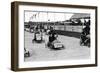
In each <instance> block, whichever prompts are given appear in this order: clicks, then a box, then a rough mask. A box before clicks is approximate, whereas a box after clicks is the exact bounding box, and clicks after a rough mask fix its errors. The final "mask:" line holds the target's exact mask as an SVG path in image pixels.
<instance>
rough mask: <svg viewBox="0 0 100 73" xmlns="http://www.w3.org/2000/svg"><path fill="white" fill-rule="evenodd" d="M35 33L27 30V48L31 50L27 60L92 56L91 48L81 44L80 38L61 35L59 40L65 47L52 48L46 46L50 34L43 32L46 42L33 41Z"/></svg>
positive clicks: (85, 57)
mask: <svg viewBox="0 0 100 73" xmlns="http://www.w3.org/2000/svg"><path fill="white" fill-rule="evenodd" d="M33 35H34V33H29V32H26V31H25V48H26V49H27V50H29V51H30V53H31V56H30V57H26V58H25V61H50V60H70V59H87V58H90V48H88V47H86V46H80V44H79V41H80V39H78V38H74V37H68V36H63V35H59V36H58V40H59V41H61V42H62V44H63V45H64V46H65V49H62V50H51V49H49V48H47V47H45V43H46V42H47V40H48V36H47V35H45V34H43V35H44V36H43V38H44V40H45V42H44V43H41V44H37V43H32V39H33V38H34V36H33Z"/></svg>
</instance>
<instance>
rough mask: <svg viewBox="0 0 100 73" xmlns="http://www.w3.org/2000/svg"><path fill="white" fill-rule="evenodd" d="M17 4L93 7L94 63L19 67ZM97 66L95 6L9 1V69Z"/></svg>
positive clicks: (25, 69)
mask: <svg viewBox="0 0 100 73" xmlns="http://www.w3.org/2000/svg"><path fill="white" fill-rule="evenodd" d="M19 5H28V6H29V5H30V6H34V5H35V6H50V7H62V8H66V7H68V8H82V9H95V64H84V65H63V66H52V67H51V66H50V67H35V68H19V62H18V61H19V57H18V55H19V52H18V51H19V49H18V46H19V45H18V44H19V43H18V42H19V37H18V36H19V26H20V25H19V24H18V22H19V20H18V18H19V14H18V12H19ZM94 66H97V6H84V5H69V4H53V3H36V2H19V1H15V2H12V3H11V70H13V71H28V70H47V69H61V68H79V67H94Z"/></svg>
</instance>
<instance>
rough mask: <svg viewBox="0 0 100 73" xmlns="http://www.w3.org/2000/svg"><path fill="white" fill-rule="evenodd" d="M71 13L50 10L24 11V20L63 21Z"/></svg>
mask: <svg viewBox="0 0 100 73" xmlns="http://www.w3.org/2000/svg"><path fill="white" fill-rule="evenodd" d="M72 15H73V14H72V13H50V12H48V13H47V12H29V11H25V22H29V21H33V22H37V21H39V22H41V21H42V22H45V21H48V20H49V22H50V21H51V22H52V21H53V22H55V21H64V20H68V19H70V18H71V17H72Z"/></svg>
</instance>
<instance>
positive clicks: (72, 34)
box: [55, 30, 81, 38]
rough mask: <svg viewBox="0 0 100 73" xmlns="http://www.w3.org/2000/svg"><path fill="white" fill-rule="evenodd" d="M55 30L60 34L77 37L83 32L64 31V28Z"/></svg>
mask: <svg viewBox="0 0 100 73" xmlns="http://www.w3.org/2000/svg"><path fill="white" fill-rule="evenodd" d="M55 32H56V33H57V34H59V35H64V36H69V37H75V38H80V36H81V33H80V32H72V31H63V30H55Z"/></svg>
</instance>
